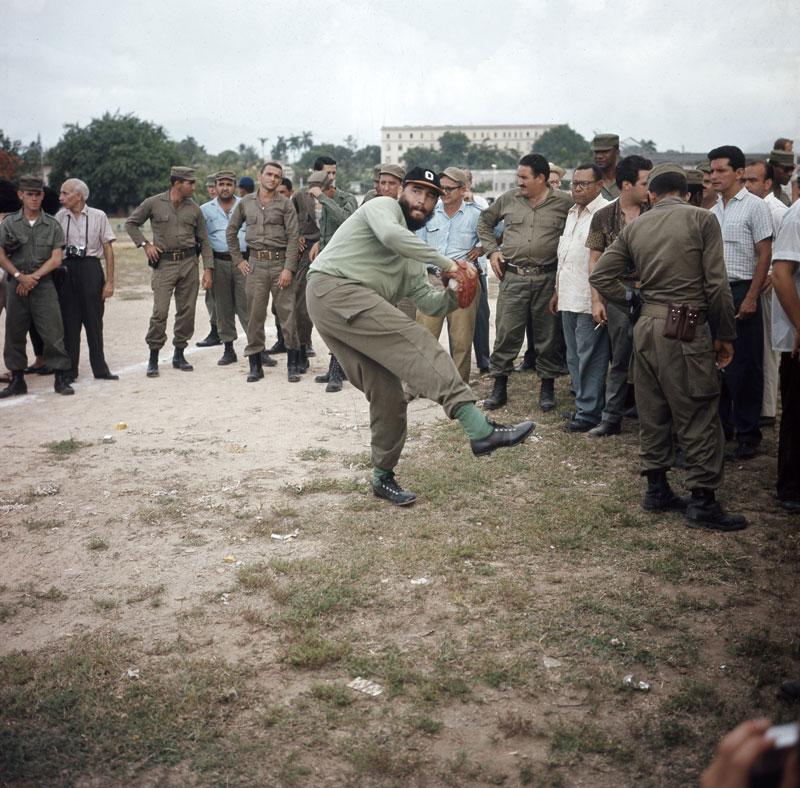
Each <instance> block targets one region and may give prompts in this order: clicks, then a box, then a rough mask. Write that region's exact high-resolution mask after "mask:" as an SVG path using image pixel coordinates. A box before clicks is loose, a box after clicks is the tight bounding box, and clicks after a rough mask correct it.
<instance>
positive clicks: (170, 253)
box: [159, 249, 197, 260]
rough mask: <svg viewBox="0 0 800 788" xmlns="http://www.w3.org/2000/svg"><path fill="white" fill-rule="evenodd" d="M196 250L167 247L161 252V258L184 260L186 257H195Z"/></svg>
mask: <svg viewBox="0 0 800 788" xmlns="http://www.w3.org/2000/svg"><path fill="white" fill-rule="evenodd" d="M196 255H197V252H195V250H194V249H167V250H166V251H163V252H161V254H160V255H159V259H161V260H185V259H186V258H187V257H195V256H196Z"/></svg>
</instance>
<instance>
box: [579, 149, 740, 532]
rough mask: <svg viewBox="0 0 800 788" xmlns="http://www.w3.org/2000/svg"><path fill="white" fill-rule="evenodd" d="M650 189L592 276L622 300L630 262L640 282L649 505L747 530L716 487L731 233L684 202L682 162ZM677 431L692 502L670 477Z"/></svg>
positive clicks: (729, 337)
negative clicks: (642, 209)
mask: <svg viewBox="0 0 800 788" xmlns="http://www.w3.org/2000/svg"><path fill="white" fill-rule="evenodd" d="M648 189H649V192H650V201H651V203H652V204H653V208H651V210H650V211H648V212H647V213H645V214H642V215H641V216H640V217H639V218H638V219H636V221H635V222H631V223H630V224H627V225H626V226H625V228H624V229H623V231H622V233H621V234H620V235H619V237H618V238H617V240H616V241H614V243H613V244H612V245H611V246H610V247H609V248H608V249H607V250H606V252H605V253H604V254H603V255H602V257H601V258H600V259H599V260H598V261H597V264H596V265H595V267H594V270H593V272H592V274H591V275H590V277H589V281H590V283H591V285H592V287H594V288H595V289H596V290H597V291H598V292H599V293H600V295H601V296H603V297H604V298H606V299H608V300H609V301H613V302H615V303H618V304H620V305H623V304H625V299H626V290H625V286H624V284H623V283H622V281H621V277H622V276H623V275H625V273H626V271H628V270H630V268H631V266H632V267H633V269H634V270H635V271H636V275H637V278H638V279H639V280H640V282H641V291H640V295H641V298H642V301H643V305H642V310H641V316H640V318H639V320H638V321H637V323H636V325H635V327H634V332H633V344H634V358H635V361H634V374H633V380H634V387H635V389H636V402H637V403H638V405H639V424H640V432H639V441H640V456H641V461H642V475H643V476H646V477H647V481H648V487H647V492H646V494H645V497H644V501H643V503H642V506H643V508H644V509H645V510H647V511H666V510H685V513H686V522H687V525H689V526H690V527H692V528H699V527H704V528H712V529H715V530H720V531H735V530H739V529H741V528H744V527H746V523H745V519H744V517H742V516H741V515H732V514H728V513H726V512H725V511H724V510H723V509H722V507H721V506H720V505H719V503H717V501H716V498H715V493H714V491H715V490H716V488H717V487H719V485H720V483H721V482H722V468H723V461H724V456H723V449H724V438H723V433H722V424H721V423H720V419H719V413H718V403H719V394H720V384H719V375H718V372H717V370H718V369H722V368H723V367H725V366H727V364H729V363H730V361H731V359H732V358H733V339H734V337H735V336H736V328H735V323H734V311H733V299H732V297H731V292H730V287H729V286H728V278H727V275H726V273H725V261H724V259H723V256H722V233H721V231H720V228H719V223H718V222H717V221H716V219H715V217H714V216H713V215H712V214H710V213H709V212H708V211H705V210H703V209H702V208H696V207H694V206H691V205H688V204H687V203H686V202H685V201H684V197H685V195H686V190H687V184H686V177H685V175H684V171H683V169H682V168H681V167H679V166H678V165H676V164H661V165H659V166H658V167H656V168H655V169H654V170H652V172H651V173H650V177H649V179H648ZM682 307H687V309H686V310H684V311H683V317H681V321H682V322H681V323H679V324H678V325H677V326H676V327H675V329H676V330H674V331H672V330H670V329H671V327H672V318H674V317H676V316H679V315H681V314H682ZM688 307H691V312H692V313H693V314H694V315H695V317H692V315H691V314H690V313H689V310H688ZM665 334H668V335H669V334H675V335H676V336H665ZM712 334H713V336H715V337H716V339H715V340H713V342H712V339H711V337H712ZM715 362H716V363H715ZM673 429H674V431H675V432H676V433H677V438H678V442H679V444H680V446H681V448H683V450H684V452H685V454H686V485H687V486H688V487H689V488H690V489H691V493H692V496H691V500H689V501H687V500H686V499H683V498H678V497H677V496H676V495H675V494H674V493H673V492H672V489H671V488H670V486H669V483H668V482H667V470H668V469H669V468H670V466H671V464H672V460H673V450H674V445H673V440H672V433H673Z"/></svg>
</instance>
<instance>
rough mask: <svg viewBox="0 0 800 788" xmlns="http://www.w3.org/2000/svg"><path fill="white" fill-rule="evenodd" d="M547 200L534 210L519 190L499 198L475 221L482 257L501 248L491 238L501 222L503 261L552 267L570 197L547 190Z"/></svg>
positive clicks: (569, 206) (512, 190) (570, 202)
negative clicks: (476, 222)
mask: <svg viewBox="0 0 800 788" xmlns="http://www.w3.org/2000/svg"><path fill="white" fill-rule="evenodd" d="M548 191H549V192H550V193H549V194H548V195H547V197H546V198H545V199H544V200H543V201H542V202H540V203H539V204H538V205H537V206H536V207H535V208H534V207H533V206H532V205H531V203H530V201H529V200H528V198H527V197H525V196H524V195H523V194H522V192H521V191H520V190H519V189H511V190H510V191H507V192H505V194H501V195H500V196H499V197H498V198H497V199H496V200H495V201H494V202H493V203H492V204H491V205H490V206H489V207H488V208H486V209H485V210H483V211H482V212H481V215H480V218H479V219H478V238H480V240H481V246H482V247H483V250H484V254H485V255H487V256H488V255H490V254H492V252H496V251H497V250H498V249H499V248H500V247H499V246H498V243H497V239H496V238H495V235H494V228H495V226H496V225H497V224H498V223H499V222H500V221H502V222H503V223H504V228H503V245H502V249H501V251H502V252H503V257H505V258H506V260H507V261H508V262H510V263H514V264H515V265H547V264H549V263H555V262H556V260H557V252H558V239H559V238H560V237H561V235H562V233H563V232H564V225H565V224H566V221H567V213H569V209H570V208H571V207H572V197H570V196H569V195H568V194H566V193H565V192H562V191H560V190H558V189H552V188H548Z"/></svg>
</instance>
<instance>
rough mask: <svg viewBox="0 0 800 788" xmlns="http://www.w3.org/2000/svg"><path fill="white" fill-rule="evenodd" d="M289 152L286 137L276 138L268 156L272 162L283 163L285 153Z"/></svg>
mask: <svg viewBox="0 0 800 788" xmlns="http://www.w3.org/2000/svg"><path fill="white" fill-rule="evenodd" d="M288 150H289V145H288V143H287V142H286V137H278V139H277V140H276V142H275V144H274V145H273V146H272V150H271V151H270V152H269V155H270V156H271V157H272V159H273V160H274V161H283V160H284V159H285V158H286V153H287V151H288Z"/></svg>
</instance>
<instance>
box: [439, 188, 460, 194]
mask: <svg viewBox="0 0 800 788" xmlns="http://www.w3.org/2000/svg"><path fill="white" fill-rule="evenodd" d="M460 188H461V187H460V186H442V191H443V192H444V193H445V194H450V192H457V191H458V190H459V189H460Z"/></svg>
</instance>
